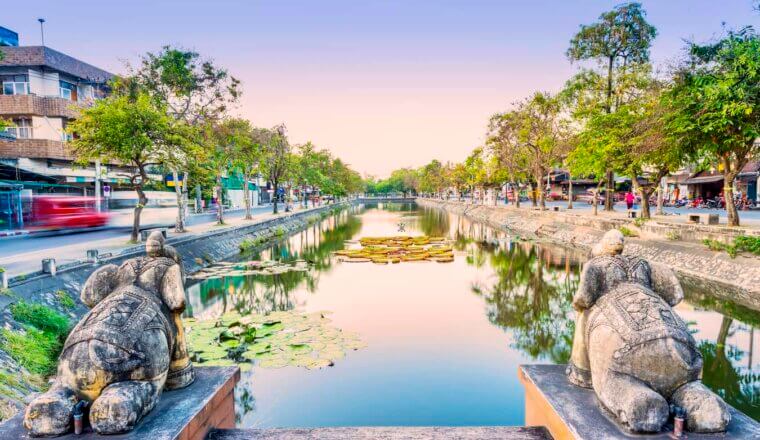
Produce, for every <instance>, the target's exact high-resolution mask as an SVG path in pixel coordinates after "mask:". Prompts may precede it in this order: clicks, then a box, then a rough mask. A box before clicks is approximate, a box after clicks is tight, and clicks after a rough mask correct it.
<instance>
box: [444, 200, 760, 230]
mask: <svg viewBox="0 0 760 440" xmlns="http://www.w3.org/2000/svg"><path fill="white" fill-rule="evenodd" d="M448 201H451V202H455V201H457V200H454V199H452V200H448ZM463 203H464V204H466V205H467V206H482V205H481V204H471V203H469V200H465V201H464V202H463ZM485 206H494V205H493V201H490V202H486V203H485ZM555 206H556V207H559V209H560V212H563V213H565V214H572V215H578V216H589V217H594V215H593V212H592V206H591V205H590V204H588V203H586V202H581V201H576V202H573V209H567V201H557V202H546V207H547V210H553V209H554V207H555ZM496 207H498V208H505V209H517V208H516V207H515V205H514V203H510V204H509V205H505V204H504V201H503V200H500V201H499V203H498V205H496ZM614 208H615V210H614V211H612V212H609V211H605V210H604V206H599V207H598V214H597V218H601V219H617V220H625V219H627V218H628V217H627V211H628V210H627V209H626V206H625V204H624V203H617V204H615V206H614ZM519 209H520V210H533V209H536V208H534V207H533V206H532V205H531V203H530V201H528V202H520V208H519ZM649 209H650V213H651V215H652V220H656V221H658V222H661V223H674V224H687V223H688V215H689V214H718V215H719V217H720V224H719V225H717V226H719V227H726V211H725V210H724V209H696V208H674V207H665V208H664V211H665V214H666V215H655V214H654V212H655V211H656V210H657V207H656V206H650V207H649ZM634 211H637V213H638V214H637V215H640V214H641V205H640V204H637V205H635V207H634ZM739 222H740V224H741V226H740V227H742V228H747V229H760V210H753V211H739Z"/></svg>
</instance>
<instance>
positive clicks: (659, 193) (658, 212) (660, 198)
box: [654, 179, 665, 215]
mask: <svg viewBox="0 0 760 440" xmlns="http://www.w3.org/2000/svg"><path fill="white" fill-rule="evenodd" d="M664 196H665V195H664V194H663V193H662V179H660V183H659V184H658V185H657V210H656V211H655V212H654V213H655V215H664V214H665V211H663V209H662V205H663V197H664Z"/></svg>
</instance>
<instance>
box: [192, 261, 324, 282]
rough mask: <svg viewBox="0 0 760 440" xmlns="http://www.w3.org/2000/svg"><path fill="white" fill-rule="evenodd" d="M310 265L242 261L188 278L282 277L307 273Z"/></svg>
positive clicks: (304, 263) (213, 268)
mask: <svg viewBox="0 0 760 440" xmlns="http://www.w3.org/2000/svg"><path fill="white" fill-rule="evenodd" d="M308 270H309V263H308V262H306V261H304V260H296V261H293V262H288V263H282V262H279V261H271V260H265V261H242V262H238V263H229V262H224V261H222V262H219V263H214V264H212V265H211V266H208V267H206V268H203V269H201V270H199V271H198V272H195V273H194V274H192V275H190V276H188V278H190V279H193V280H209V279H215V278H223V277H233V276H246V275H280V274H283V273H286V272H307V271H308Z"/></svg>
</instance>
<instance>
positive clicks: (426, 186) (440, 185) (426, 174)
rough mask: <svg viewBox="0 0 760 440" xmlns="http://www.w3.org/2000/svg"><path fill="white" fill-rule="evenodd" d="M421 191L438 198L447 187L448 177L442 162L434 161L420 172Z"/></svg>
mask: <svg viewBox="0 0 760 440" xmlns="http://www.w3.org/2000/svg"><path fill="white" fill-rule="evenodd" d="M418 174H419V176H420V183H419V187H420V191H421V192H423V193H427V194H433V195H435V196H436V197H438V196H439V195H440V193H441V191H443V190H444V189H445V187H446V175H445V172H444V167H443V165H442V164H441V162H440V161H438V160H436V159H433V160H432V161H430V163H429V164H427V165H425V166H423V167H421V168H420V170H419V171H418Z"/></svg>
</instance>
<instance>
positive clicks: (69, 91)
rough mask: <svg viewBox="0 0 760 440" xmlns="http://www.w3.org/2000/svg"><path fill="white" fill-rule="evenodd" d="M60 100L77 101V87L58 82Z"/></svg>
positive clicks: (68, 83)
mask: <svg viewBox="0 0 760 440" xmlns="http://www.w3.org/2000/svg"><path fill="white" fill-rule="evenodd" d="M59 84H60V91H61V98H63V99H68V100H69V101H76V100H77V86H75V85H74V84H72V83H70V82H66V81H59Z"/></svg>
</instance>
